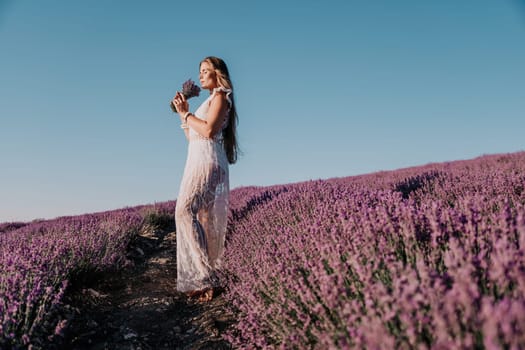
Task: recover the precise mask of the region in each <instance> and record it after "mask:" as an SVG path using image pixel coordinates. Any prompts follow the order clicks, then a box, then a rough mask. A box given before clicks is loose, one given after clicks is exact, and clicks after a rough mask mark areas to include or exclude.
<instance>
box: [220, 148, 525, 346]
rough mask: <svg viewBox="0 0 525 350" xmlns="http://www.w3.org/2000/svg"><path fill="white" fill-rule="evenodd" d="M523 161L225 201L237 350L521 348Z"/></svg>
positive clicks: (427, 169) (258, 191) (426, 169)
mask: <svg viewBox="0 0 525 350" xmlns="http://www.w3.org/2000/svg"><path fill="white" fill-rule="evenodd" d="M524 185H525V152H520V153H514V154H507V155H495V156H484V157H480V158H477V159H474V160H469V161H457V162H451V163H442V164H430V165H427V166H422V167H415V168H410V169H402V170H397V171H392V172H379V173H375V174H370V175H365V176H356V177H348V178H336V179H330V180H325V181H310V182H305V183H298V184H290V185H279V186H272V187H265V188H260V187H247V188H242V189H238V190H236V191H232V198H231V203H232V211H231V220H230V223H231V224H230V231H229V236H228V238H227V249H226V256H225V260H224V267H225V268H224V272H225V273H224V276H223V278H224V281H225V283H226V284H227V286H228V288H227V293H226V298H227V299H228V300H229V301H230V304H231V305H232V307H233V309H234V311H236V312H237V313H238V314H239V317H240V319H239V322H238V324H237V325H236V326H235V329H234V330H232V331H231V332H230V333H229V334H228V335H227V338H228V340H230V341H231V342H232V343H233V344H234V345H235V346H238V347H240V348H244V347H246V344H250V346H249V347H250V348H252V347H257V348H282V349H304V348H314V349H350V348H352V349H354V348H357V349H429V348H430V349H472V348H477V349H483V348H486V349H520V348H521V349H523V348H525V190H524Z"/></svg>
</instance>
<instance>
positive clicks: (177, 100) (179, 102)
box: [171, 91, 190, 120]
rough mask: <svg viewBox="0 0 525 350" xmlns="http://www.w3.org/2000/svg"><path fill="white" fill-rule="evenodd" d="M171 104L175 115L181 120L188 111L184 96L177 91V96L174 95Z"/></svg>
mask: <svg viewBox="0 0 525 350" xmlns="http://www.w3.org/2000/svg"><path fill="white" fill-rule="evenodd" d="M171 103H172V104H173V105H174V106H175V109H176V110H177V113H179V116H180V118H181V120H182V119H183V118H184V115H185V114H186V112H188V110H189V109H190V106H189V104H188V101H187V100H186V97H185V96H184V94H182V93H181V92H179V91H177V94H176V95H175V97H174V98H173V100H171Z"/></svg>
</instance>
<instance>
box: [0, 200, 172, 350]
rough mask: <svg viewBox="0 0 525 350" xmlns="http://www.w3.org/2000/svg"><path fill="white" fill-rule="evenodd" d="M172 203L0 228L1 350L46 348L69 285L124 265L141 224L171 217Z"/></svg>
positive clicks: (57, 328)
mask: <svg viewBox="0 0 525 350" xmlns="http://www.w3.org/2000/svg"><path fill="white" fill-rule="evenodd" d="M174 207H175V202H166V203H161V204H158V205H157V204H156V205H148V206H137V207H134V208H125V209H120V210H114V211H107V212H102V213H96V214H86V215H80V216H71V217H62V218H58V219H54V220H40V221H35V222H31V223H4V224H2V225H0V349H11V348H29V347H31V346H32V347H37V348H45V347H46V344H49V342H50V341H53V338H54V337H55V336H56V335H60V334H62V332H63V331H64V329H66V328H67V319H65V318H63V317H62V312H61V311H62V308H63V306H64V305H63V303H62V302H63V296H64V293H65V291H66V289H67V286H68V281H69V280H70V279H71V278H73V277H81V276H82V274H85V273H92V272H94V271H105V270H115V269H119V268H121V267H123V266H126V265H127V263H128V260H127V259H126V251H127V247H128V245H129V244H130V242H131V241H132V240H133V239H134V237H136V236H135V235H136V233H137V232H138V230H139V229H140V228H141V226H142V225H144V224H150V225H151V224H153V225H154V224H156V223H158V222H159V221H162V220H165V219H166V218H169V217H171V218H172V217H173V212H174Z"/></svg>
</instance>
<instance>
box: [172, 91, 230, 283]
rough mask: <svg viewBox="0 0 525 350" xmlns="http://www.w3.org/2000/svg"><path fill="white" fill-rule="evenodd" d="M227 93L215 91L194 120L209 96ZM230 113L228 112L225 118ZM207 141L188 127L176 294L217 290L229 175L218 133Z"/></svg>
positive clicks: (177, 219) (178, 226) (178, 211)
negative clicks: (215, 288)
mask: <svg viewBox="0 0 525 350" xmlns="http://www.w3.org/2000/svg"><path fill="white" fill-rule="evenodd" d="M219 90H220V91H224V92H226V97H227V99H228V102H229V104H230V108H231V100H230V94H231V90H229V89H225V88H216V89H214V90H213V92H212V93H211V94H210V96H209V97H208V98H207V99H206V100H205V101H204V102H203V103H202V104H201V105H200V107H199V108H198V109H197V110H196V111H195V113H194V115H195V116H197V117H198V118H200V119H203V120H206V119H207V114H208V109H209V106H210V102H211V99H212V97H213V96H214V94H215V93H216V92H217V91H219ZM226 114H227V115H228V114H229V109H228V111H227V113H226ZM225 119H226V120H225V121H224V124H223V126H222V129H221V131H219V132H218V133H217V134H216V135H215V136H214V137H213V138H211V139H207V138H204V137H203V136H201V135H200V134H198V133H197V132H196V131H195V130H193V129H192V128H191V127H190V128H189V143H188V157H187V159H186V165H185V168H184V175H183V177H182V182H181V184H180V190H179V195H178V197H177V205H176V209H175V222H176V230H177V290H178V291H180V292H188V291H192V290H200V289H203V288H207V287H213V286H216V283H217V281H216V276H215V272H216V271H217V269H219V268H220V265H221V258H222V256H223V252H224V239H225V235H226V224H227V211H228V196H229V175H228V159H227V157H226V152H225V151H224V146H223V139H222V130H224V128H225V127H226V126H227V125H228V120H227V119H228V118H225Z"/></svg>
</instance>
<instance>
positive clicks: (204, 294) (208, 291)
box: [198, 288, 213, 303]
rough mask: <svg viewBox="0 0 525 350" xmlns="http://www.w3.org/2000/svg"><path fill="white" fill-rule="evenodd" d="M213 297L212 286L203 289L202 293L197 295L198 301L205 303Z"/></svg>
mask: <svg viewBox="0 0 525 350" xmlns="http://www.w3.org/2000/svg"><path fill="white" fill-rule="evenodd" d="M212 299H213V288H208V289H205V290H204V291H203V292H202V294H201V295H200V296H199V299H198V300H199V302H201V303H206V302H208V301H211V300H212Z"/></svg>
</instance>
